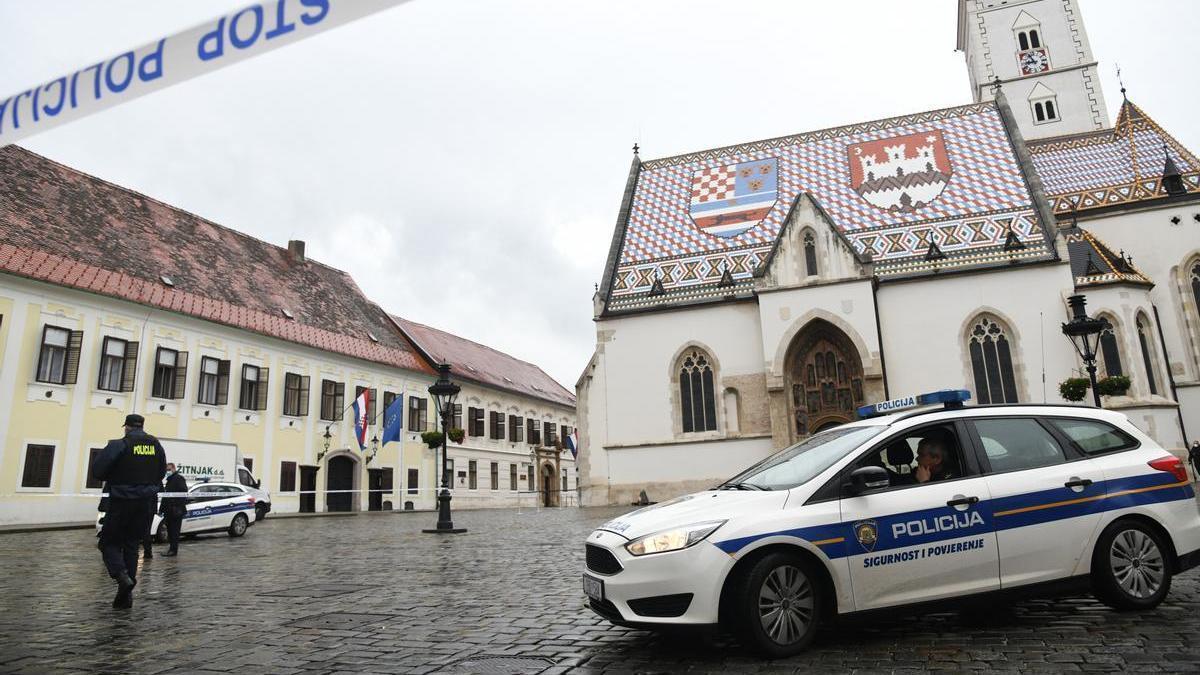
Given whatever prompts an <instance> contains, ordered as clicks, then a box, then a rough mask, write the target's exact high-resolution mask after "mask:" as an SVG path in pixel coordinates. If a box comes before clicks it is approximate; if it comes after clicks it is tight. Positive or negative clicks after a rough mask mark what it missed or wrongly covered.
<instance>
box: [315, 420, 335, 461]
mask: <svg viewBox="0 0 1200 675" xmlns="http://www.w3.org/2000/svg"><path fill="white" fill-rule="evenodd" d="M321 438H323V439H325V444H324V445H325V449H324V450H322V451H320V452H318V453H317V462H320V461H321V460H322V459H325V455H327V454H329V441H331V440H333V434H331V433H329V425H328V424H326V425H325V434H324V435H322V436H321Z"/></svg>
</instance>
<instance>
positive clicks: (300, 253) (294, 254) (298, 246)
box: [288, 239, 304, 263]
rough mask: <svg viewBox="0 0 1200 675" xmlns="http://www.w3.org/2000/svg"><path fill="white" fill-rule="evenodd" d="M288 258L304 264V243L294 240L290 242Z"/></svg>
mask: <svg viewBox="0 0 1200 675" xmlns="http://www.w3.org/2000/svg"><path fill="white" fill-rule="evenodd" d="M288 258H290V259H291V261H292V262H294V263H302V262H304V241H303V240H301V239H292V240H291V241H289V242H288Z"/></svg>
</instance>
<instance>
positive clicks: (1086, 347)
mask: <svg viewBox="0 0 1200 675" xmlns="http://www.w3.org/2000/svg"><path fill="white" fill-rule="evenodd" d="M1067 304H1068V305H1070V306H1071V314H1072V316H1071V320H1070V321H1068V322H1067V323H1064V324H1063V325H1062V332H1063V335H1066V336H1067V337H1069V338H1071V344H1073V345H1075V351H1077V352H1079V358H1081V359H1083V364H1084V367H1085V368H1087V374H1088V379H1089V380H1091V383H1092V397H1093V398H1094V399H1095V401H1096V407H1097V408H1099V407H1101V406H1100V392H1099V391H1097V390H1096V352H1097V349H1098V347H1099V345H1100V333H1102V332H1104V331H1105V330H1107V329H1109V328H1111V327H1112V324H1110V323H1109V322H1108V319H1092V318H1090V317H1088V315H1087V311H1085V310H1084V305H1086V304H1087V298H1085V297H1084V296H1082V295H1072V296H1071V297H1069V298H1067Z"/></svg>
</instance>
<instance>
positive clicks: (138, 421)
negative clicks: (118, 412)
mask: <svg viewBox="0 0 1200 675" xmlns="http://www.w3.org/2000/svg"><path fill="white" fill-rule="evenodd" d="M145 423H146V418H145V417H142V416H141V415H138V414H137V413H134V414H132V415H126V416H125V426H127V427H137V428H139V429H140V428H142V425H144V424H145Z"/></svg>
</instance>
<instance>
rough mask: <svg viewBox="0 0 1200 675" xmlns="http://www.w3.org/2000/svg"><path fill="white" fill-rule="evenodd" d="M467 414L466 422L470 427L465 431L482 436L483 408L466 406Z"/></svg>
mask: <svg viewBox="0 0 1200 675" xmlns="http://www.w3.org/2000/svg"><path fill="white" fill-rule="evenodd" d="M467 415H468V417H467V423H468V424H469V426H470V429H467V433H469V434H471V435H472V436H482V435H483V434H484V431H483V408H467Z"/></svg>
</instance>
